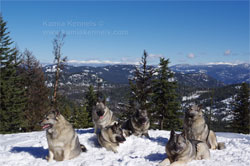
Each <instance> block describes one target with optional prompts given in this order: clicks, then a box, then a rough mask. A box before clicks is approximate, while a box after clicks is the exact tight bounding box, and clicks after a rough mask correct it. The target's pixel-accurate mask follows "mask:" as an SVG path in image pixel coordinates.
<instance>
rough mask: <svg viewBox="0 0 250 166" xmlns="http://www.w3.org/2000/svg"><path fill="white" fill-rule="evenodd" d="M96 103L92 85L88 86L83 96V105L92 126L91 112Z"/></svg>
mask: <svg viewBox="0 0 250 166" xmlns="http://www.w3.org/2000/svg"><path fill="white" fill-rule="evenodd" d="M96 102H97V94H96V93H95V92H94V87H93V86H92V85H90V86H89V88H88V91H87V93H86V96H85V105H86V110H87V112H88V116H89V118H88V119H89V123H90V124H92V120H91V119H92V117H91V116H92V110H93V107H94V106H95V105H96Z"/></svg>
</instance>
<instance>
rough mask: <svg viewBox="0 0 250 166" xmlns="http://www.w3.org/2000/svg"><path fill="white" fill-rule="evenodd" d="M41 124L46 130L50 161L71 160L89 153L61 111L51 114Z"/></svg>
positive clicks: (48, 158)
mask: <svg viewBox="0 0 250 166" xmlns="http://www.w3.org/2000/svg"><path fill="white" fill-rule="evenodd" d="M40 124H41V126H42V128H43V129H44V130H46V136H47V141H48V146H49V156H48V157H47V160H48V161H52V160H53V159H55V160H56V161H63V160H70V159H72V158H75V157H77V156H78V155H80V153H81V152H86V151H87V149H86V148H85V146H84V145H81V144H80V142H79V139H78V136H77V134H76V132H75V130H74V129H73V127H72V125H71V124H70V123H69V122H68V121H67V120H65V118H64V117H63V116H62V115H61V114H60V113H59V111H51V112H49V113H48V114H47V115H46V116H45V118H44V119H43V120H42V122H41V123H40Z"/></svg>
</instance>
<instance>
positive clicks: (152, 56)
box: [148, 54, 163, 59]
mask: <svg viewBox="0 0 250 166" xmlns="http://www.w3.org/2000/svg"><path fill="white" fill-rule="evenodd" d="M148 57H149V58H151V59H156V58H157V59H158V58H162V57H163V55H162V54H149V55H148Z"/></svg>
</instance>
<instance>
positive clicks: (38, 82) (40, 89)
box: [20, 49, 49, 131]
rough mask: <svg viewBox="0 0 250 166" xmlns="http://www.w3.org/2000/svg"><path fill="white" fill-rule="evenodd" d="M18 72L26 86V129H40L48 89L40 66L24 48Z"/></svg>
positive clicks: (45, 108) (45, 110)
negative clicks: (39, 123)
mask: <svg viewBox="0 0 250 166" xmlns="http://www.w3.org/2000/svg"><path fill="white" fill-rule="evenodd" d="M20 74H21V75H22V77H23V78H24V81H23V86H24V87H26V94H25V95H26V97H27V100H28V104H27V105H26V107H25V118H26V119H27V123H28V124H27V129H26V130H27V131H34V130H38V129H40V126H39V125H38V122H39V121H40V120H41V115H44V114H45V113H46V112H47V110H48V106H49V100H48V97H49V90H48V88H47V87H46V85H45V77H44V73H43V70H42V66H41V65H40V64H39V62H38V61H37V60H36V58H35V57H34V56H33V55H32V52H30V51H29V50H27V49H26V50H25V51H24V52H23V54H22V63H21V66H20Z"/></svg>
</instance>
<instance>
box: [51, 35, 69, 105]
mask: <svg viewBox="0 0 250 166" xmlns="http://www.w3.org/2000/svg"><path fill="white" fill-rule="evenodd" d="M65 36H66V35H65V34H63V33H61V32H59V33H58V34H57V35H56V37H55V39H54V40H53V54H54V62H55V63H56V71H55V80H54V92H53V98H52V99H53V100H52V103H53V105H54V107H55V108H56V107H57V92H58V87H59V79H60V71H61V70H63V67H64V64H65V63H66V61H67V57H64V58H63V57H62V46H63V45H64V38H65Z"/></svg>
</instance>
